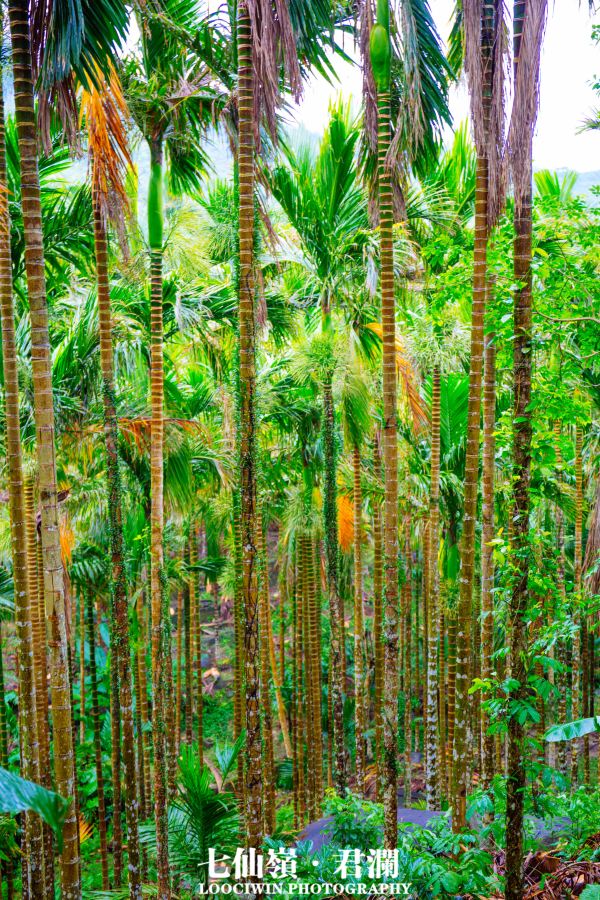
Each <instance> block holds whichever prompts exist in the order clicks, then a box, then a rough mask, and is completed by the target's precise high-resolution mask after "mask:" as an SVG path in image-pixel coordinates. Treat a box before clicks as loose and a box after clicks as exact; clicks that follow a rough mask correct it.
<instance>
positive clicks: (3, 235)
mask: <svg viewBox="0 0 600 900" xmlns="http://www.w3.org/2000/svg"><path fill="white" fill-rule="evenodd" d="M3 93H4V92H3V90H2V89H1V88H0V184H2V185H5V184H6V183H7V174H6V148H5V141H4V96H3ZM0 321H1V326H2V327H1V330H2V364H3V369H4V404H5V420H6V461H7V465H8V503H9V514H10V538H11V554H12V562H13V579H14V598H15V637H16V640H17V661H18V678H19V740H20V744H21V754H22V759H23V777H24V778H26V779H28V780H29V781H35V782H37V781H39V777H40V767H39V762H40V760H39V743H38V731H37V723H36V712H37V710H36V694H35V687H36V684H35V672H34V656H33V636H32V595H31V586H30V584H29V570H28V565H27V529H26V520H25V497H24V484H23V454H22V451H21V433H20V420H19V374H18V366H17V349H16V340H15V312H14V304H13V292H12V270H11V259H10V219H9V213H8V194H7V193H6V191H2V192H0ZM35 601H37V597H36V598H34V602H35ZM2 699H3V698H2ZM26 827H27V843H28V847H29V859H28V869H29V877H30V896H31V898H32V900H38V898H42V897H43V896H44V848H43V841H42V826H41V820H40V819H39V817H38V816H32V815H31V814H29V815H28V816H27V817H26Z"/></svg>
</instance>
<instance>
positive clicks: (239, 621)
mask: <svg viewBox="0 0 600 900" xmlns="http://www.w3.org/2000/svg"><path fill="white" fill-rule="evenodd" d="M233 545H234V546H233V553H234V561H235V586H234V594H233V622H234V644H235V661H234V668H233V736H234V739H235V740H237V739H238V737H239V736H240V734H241V733H242V731H243V729H244V723H245V721H246V698H245V696H244V671H245V663H244V603H243V597H242V533H241V516H240V503H239V491H234V497H233ZM245 783H246V774H245V762H244V756H243V754H242V753H240V754H238V777H237V792H238V797H239V800H240V805H241V808H242V809H245V808H246V787H245Z"/></svg>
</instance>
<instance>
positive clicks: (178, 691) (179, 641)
mask: <svg viewBox="0 0 600 900" xmlns="http://www.w3.org/2000/svg"><path fill="white" fill-rule="evenodd" d="M175 646H176V666H177V684H176V687H175V759H177V757H178V756H179V745H180V743H181V698H182V694H183V678H182V676H183V671H182V669H183V591H177V636H176V644H175Z"/></svg>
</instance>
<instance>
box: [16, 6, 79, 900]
mask: <svg viewBox="0 0 600 900" xmlns="http://www.w3.org/2000/svg"><path fill="white" fill-rule="evenodd" d="M8 10H9V19H10V31H11V38H12V50H13V54H12V55H13V73H14V95H15V117H16V123H17V136H18V143H19V152H20V157H21V204H22V208H23V220H24V222H25V228H24V238H25V269H26V277H27V288H28V297H29V313H30V319H31V358H32V370H33V391H34V414H35V423H36V435H37V455H38V463H39V479H40V495H41V505H42V549H43V558H44V595H45V600H46V619H47V622H48V628H49V635H50V678H51V693H52V718H53V722H54V768H55V773H56V789H57V791H58V793H60V794H62V796H63V797H67V798H71V799H73V798H74V797H75V760H74V754H73V733H72V729H71V704H70V691H69V669H68V661H67V634H66V618H65V598H64V583H63V568H62V560H61V554H60V539H59V529H58V507H57V490H56V459H55V442H54V405H53V397H52V360H51V353H50V338H49V333H48V306H47V302H46V282H45V274H44V248H43V242H42V234H43V232H42V212H41V201H40V182H39V174H38V159H37V129H36V119H35V108H34V95H33V76H32V68H31V50H30V40H29V15H28V13H29V5H28V3H27V2H26V0H11V2H10V3H9V4H8ZM60 874H61V887H62V897H63V900H77V898H79V896H80V893H81V881H80V860H79V839H78V829H77V819H76V815H75V805H74V803H72V804H71V807H70V810H69V812H68V814H67V819H66V822H65V825H64V828H63V849H62V852H61V854H60Z"/></svg>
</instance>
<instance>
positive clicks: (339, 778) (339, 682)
mask: <svg viewBox="0 0 600 900" xmlns="http://www.w3.org/2000/svg"><path fill="white" fill-rule="evenodd" d="M324 319H327V314H325V316H324ZM325 327H327V326H325ZM336 470H337V466H336V451H335V418H334V407H333V392H332V385H331V381H328V382H326V383H325V384H324V385H323V471H324V475H323V481H324V484H323V493H324V496H323V519H324V529H323V530H324V536H325V560H326V564H327V593H328V595H329V614H330V617H331V649H330V665H331V682H332V698H331V699H332V707H333V760H334V772H333V777H334V784H335V787H336V790H337V791H338V793H339V794H343V793H344V791H345V789H346V780H347V773H346V750H345V747H344V680H345V679H344V670H345V665H344V658H345V649H344V616H343V609H342V600H341V596H340V591H339V584H338V524H337V483H336Z"/></svg>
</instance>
